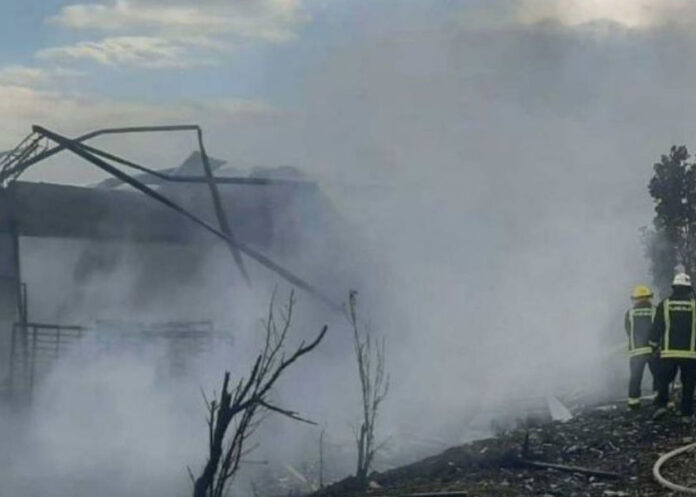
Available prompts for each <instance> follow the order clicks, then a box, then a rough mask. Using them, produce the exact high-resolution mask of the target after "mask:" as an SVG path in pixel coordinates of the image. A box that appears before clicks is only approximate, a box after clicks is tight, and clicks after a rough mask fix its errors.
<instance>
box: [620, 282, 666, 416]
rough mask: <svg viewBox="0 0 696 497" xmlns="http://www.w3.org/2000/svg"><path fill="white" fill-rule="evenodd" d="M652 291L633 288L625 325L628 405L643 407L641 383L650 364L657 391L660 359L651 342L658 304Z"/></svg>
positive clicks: (642, 286) (643, 286)
mask: <svg viewBox="0 0 696 497" xmlns="http://www.w3.org/2000/svg"><path fill="white" fill-rule="evenodd" d="M652 297H653V294H652V291H651V290H650V288H649V287H647V286H645V285H638V286H636V287H635V288H634V289H633V293H632V294H631V300H632V301H633V307H632V308H631V309H629V310H628V311H626V316H625V319H624V326H625V328H626V334H627V335H628V355H629V365H630V369H631V378H630V380H629V381H628V407H629V408H631V409H636V408H638V407H640V386H641V383H642V382H643V371H644V370H645V365H646V364H647V365H648V368H649V369H650V373H651V375H652V377H653V391H656V390H657V383H656V381H655V377H656V375H657V371H656V366H657V361H658V359H657V358H656V357H654V356H653V353H652V348H651V347H650V345H649V344H648V340H649V339H650V328H651V327H652V322H653V318H654V317H655V306H654V305H653V303H652Z"/></svg>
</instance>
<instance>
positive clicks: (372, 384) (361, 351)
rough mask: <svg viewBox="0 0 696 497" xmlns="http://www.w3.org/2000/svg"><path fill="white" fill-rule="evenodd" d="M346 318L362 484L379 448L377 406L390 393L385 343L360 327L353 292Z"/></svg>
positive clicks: (350, 295) (378, 407) (353, 292)
mask: <svg viewBox="0 0 696 497" xmlns="http://www.w3.org/2000/svg"><path fill="white" fill-rule="evenodd" d="M347 315H348V320H349V322H350V325H351V328H352V330H353V345H354V349H355V358H356V362H357V365H358V377H359V379H360V390H361V403H362V405H361V411H362V420H361V424H360V428H359V430H357V432H356V434H355V437H356V444H357V448H358V461H357V469H356V477H357V478H358V480H360V481H362V482H364V481H365V480H366V479H367V475H368V473H369V471H370V469H371V467H372V463H373V460H374V456H375V454H376V453H377V451H378V450H379V449H380V448H381V445H380V446H376V444H375V427H376V425H377V415H378V413H379V409H380V406H381V404H382V402H383V401H384V399H385V398H386V396H387V394H388V393H389V375H388V374H387V373H386V370H385V362H386V361H385V359H386V342H385V340H384V338H382V340H380V341H377V342H376V343H375V342H374V341H373V339H372V332H371V330H370V327H369V326H367V325H363V326H361V325H360V324H359V321H358V316H357V293H356V292H355V291H351V292H350V293H349V295H348V313H347Z"/></svg>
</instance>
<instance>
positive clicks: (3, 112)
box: [0, 84, 281, 184]
mask: <svg viewBox="0 0 696 497" xmlns="http://www.w3.org/2000/svg"><path fill="white" fill-rule="evenodd" d="M280 115H281V113H280V111H279V110H278V109H276V108H274V107H273V106H271V105H270V104H269V103H267V102H264V101H260V100H243V99H239V100H235V99H213V100H198V101H192V102H187V103H176V104H175V103H162V104H152V103H147V102H142V101H137V100H126V99H120V100H117V99H108V98H102V97H98V96H89V95H84V94H81V93H75V94H71V93H67V92H61V91H52V90H51V91H49V90H38V89H32V88H27V87H23V86H17V85H2V84H0V137H2V143H0V150H6V149H9V148H12V147H13V146H14V145H16V144H17V143H18V142H19V140H20V139H21V138H22V137H23V136H25V135H27V134H28V133H29V132H30V131H31V125H32V124H41V125H43V126H46V127H47V128H49V129H53V130H55V131H57V132H58V133H61V134H64V135H66V136H77V135H80V134H82V133H85V132H87V131H89V130H93V129H98V128H104V127H111V126H113V127H120V126H134V125H140V126H143V125H148V124H158V125H159V124H182V123H198V124H200V125H201V126H202V127H203V129H204V131H205V136H206V142H207V144H208V145H209V148H210V151H211V153H213V152H214V153H216V154H218V155H220V154H221V152H220V150H221V149H225V146H229V143H230V136H229V135H228V134H227V133H226V132H223V133H222V135H220V130H228V129H231V128H234V127H236V128H235V129H245V128H246V127H248V126H255V125H256V124H255V123H264V122H268V120H270V122H275V120H277V119H278V117H279V116H280ZM216 130H217V131H218V132H217V133H215V131H216ZM216 134H217V135H220V136H218V137H217V138H216ZM184 138H185V137H184ZM213 138H216V139H213ZM137 139H138V138H137V137H136V138H133V137H119V138H118V139H115V140H114V142H113V143H111V142H107V145H106V148H108V149H109V150H113V151H115V152H116V153H122V154H124V155H125V156H128V157H130V158H133V159H135V160H142V162H143V163H144V164H150V165H157V164H160V165H161V166H167V167H169V166H171V165H172V164H175V163H178V162H177V161H180V160H181V159H182V158H183V157H185V156H186V155H187V154H188V153H190V151H191V150H193V148H194V147H195V146H196V144H195V140H194V139H193V138H191V140H186V139H176V140H173V139H172V137H171V135H167V136H165V135H162V136H154V135H147V136H145V137H142V138H140V140H144V141H137ZM103 144H104V142H103V141H99V143H95V144H94V145H96V146H101V145H103ZM134 150H137V153H135V155H134V153H133V151H134ZM225 150H227V149H225ZM222 155H223V156H224V153H222ZM56 160H57V161H58V162H59V165H61V167H59V168H53V167H41V168H38V169H37V171H35V172H31V173H30V178H34V179H38V180H41V181H58V182H74V183H77V184H85V183H90V182H93V181H97V180H98V179H99V178H100V177H101V175H100V173H98V172H97V171H96V170H94V169H93V168H89V167H85V165H84V164H83V163H82V162H81V161H78V160H75V159H74V157H72V156H70V155H69V154H63V155H61V156H60V157H57V159H56Z"/></svg>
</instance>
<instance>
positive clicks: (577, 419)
mask: <svg viewBox="0 0 696 497" xmlns="http://www.w3.org/2000/svg"><path fill="white" fill-rule="evenodd" d="M652 414H653V409H652V408H648V407H643V409H641V410H638V411H635V412H634V411H629V410H628V409H626V408H625V406H624V404H623V403H620V402H617V403H616V404H612V405H611V406H602V409H597V408H594V407H588V408H587V409H585V410H584V411H580V412H577V413H576V414H575V415H574V416H573V418H572V419H571V420H568V421H565V422H561V421H553V422H549V423H546V424H541V425H535V426H520V427H519V428H517V429H513V430H508V431H505V432H503V433H501V434H500V435H499V436H497V437H495V438H489V439H486V440H478V441H476V442H472V443H469V444H465V445H461V446H458V447H452V448H450V449H448V450H446V451H445V452H443V453H441V454H439V455H435V456H432V457H429V458H427V459H424V460H422V461H418V462H415V463H413V464H410V465H407V466H403V467H400V468H395V469H392V470H389V471H385V472H383V473H373V474H371V475H370V479H371V480H373V481H376V482H377V483H379V484H380V485H381V486H382V488H381V489H380V490H379V494H376V493H374V492H375V491H374V490H372V491H369V490H368V491H367V493H366V492H365V490H360V489H359V488H356V487H355V481H354V480H353V479H347V480H344V481H341V482H338V483H335V484H333V485H330V486H328V487H326V488H324V489H322V490H320V491H319V492H317V493H316V494H314V495H315V497H338V496H341V497H350V496H354V497H358V496H361V497H362V496H365V495H372V496H376V495H379V496H380V497H381V496H384V497H406V496H408V497H413V496H414V495H418V494H420V495H421V496H423V497H425V496H431V495H438V493H439V496H438V497H442V496H443V495H458V496H462V495H466V496H470V497H483V496H501V497H502V496H506V497H507V496H510V497H511V496H543V495H547V496H578V497H580V496H590V497H622V496H628V495H639V496H641V497H649V496H654V497H658V496H660V497H661V496H663V495H665V489H664V488H663V487H661V486H660V485H659V484H658V483H657V482H656V481H655V480H654V479H653V476H652V466H653V464H654V463H655V461H656V460H657V459H658V458H659V457H660V455H661V453H663V452H666V451H667V450H670V449H672V448H674V447H678V446H681V445H684V444H685V443H688V442H692V441H693V439H695V434H694V426H693V425H685V424H682V423H680V421H679V419H678V416H676V415H674V414H673V412H672V411H670V412H669V413H667V415H665V416H664V417H663V418H662V419H660V420H659V421H654V420H653V419H652ZM693 464H694V458H693V456H689V457H680V458H675V459H674V460H673V461H670V462H669V463H668V464H666V465H665V467H664V469H663V474H664V477H665V478H667V479H669V480H670V481H673V482H678V483H679V484H680V485H684V486H696V473H694V471H693Z"/></svg>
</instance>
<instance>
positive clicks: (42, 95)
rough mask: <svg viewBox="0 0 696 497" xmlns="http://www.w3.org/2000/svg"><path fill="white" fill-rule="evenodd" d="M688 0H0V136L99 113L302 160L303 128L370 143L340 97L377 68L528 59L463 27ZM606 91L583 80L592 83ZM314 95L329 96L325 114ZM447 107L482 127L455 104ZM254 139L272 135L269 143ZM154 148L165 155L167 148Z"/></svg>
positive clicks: (250, 155)
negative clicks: (233, 137) (183, 127)
mask: <svg viewBox="0 0 696 497" xmlns="http://www.w3.org/2000/svg"><path fill="white" fill-rule="evenodd" d="M692 6H693V4H692V3H690V2H688V1H687V0H656V1H654V2H649V3H648V2H641V1H637V0H496V1H491V0H199V1H196V2H193V1H187V0H70V1H64V0H63V1H58V0H30V1H21V0H3V2H2V7H3V10H2V14H3V15H2V16H1V17H0V140H1V141H2V143H0V150H2V149H5V148H8V147H10V146H11V145H12V144H13V143H15V142H16V141H18V140H19V139H21V137H22V136H24V135H25V134H26V133H27V132H28V130H29V127H30V125H31V124H32V123H41V124H44V125H47V126H53V127H54V128H55V129H56V130H59V131H63V132H64V133H65V134H69V135H70V134H79V133H82V132H85V131H87V130H89V129H93V128H96V127H101V126H104V125H106V124H108V125H125V124H147V123H177V122H191V121H193V122H199V123H202V124H205V125H206V130H209V131H210V134H211V135H212V136H213V139H214V140H217V141H215V142H214V144H215V145H216V146H218V147H219V148H225V152H228V153H230V154H231V153H232V152H234V154H236V155H237V156H238V157H239V160H240V161H241V162H245V163H262V162H264V161H271V160H273V161H280V160H282V158H285V157H287V161H288V163H310V162H311V161H312V157H310V154H309V153H308V150H307V148H308V147H309V146H310V141H311V139H312V138H311V137H312V136H314V135H317V134H321V133H330V137H332V138H331V139H336V140H338V141H340V142H341V143H339V144H338V146H343V142H346V143H347V142H348V138H347V137H349V136H353V138H354V139H356V140H357V139H360V140H361V141H363V142H365V143H371V144H372V145H364V146H363V145H361V146H360V147H357V146H356V147H357V148H358V149H359V150H352V149H350V147H349V146H346V149H345V151H346V158H345V160H350V155H351V154H357V156H360V157H362V155H360V154H365V153H366V152H365V149H369V148H370V147H373V146H375V145H374V142H375V139H374V137H373V136H371V135H370V133H368V132H364V133H363V134H362V135H361V134H359V133H356V132H355V131H354V129H355V127H356V125H355V123H356V122H358V123H359V122H365V123H366V126H365V130H369V129H370V128H371V127H374V126H375V125H374V124H373V123H374V122H375V120H372V119H370V117H368V118H365V117H364V116H358V114H356V113H355V112H353V110H354V109H355V105H354V101H353V100H351V99H355V98H358V100H357V101H361V100H360V98H361V97H360V96H359V95H357V97H356V96H355V95H353V93H356V92H357V93H360V92H363V93H366V92H367V94H369V93H371V89H372V88H378V89H379V90H378V91H381V89H380V88H381V87H380V85H381V83H380V82H381V81H384V80H387V79H390V78H391V77H392V76H393V75H394V74H396V72H398V71H404V75H403V77H402V79H401V80H399V81H397V82H396V83H394V85H395V86H394V89H395V90H397V94H398V92H402V93H403V92H410V91H416V88H415V87H414V86H413V83H414V82H419V81H420V83H418V84H426V85H427V84H428V77H429V76H428V75H429V74H432V76H433V78H435V79H436V80H438V81H440V80H442V81H443V82H444V81H445V80H446V78H450V80H451V81H455V80H456V78H459V77H461V78H464V79H462V80H461V83H466V84H467V85H469V84H475V83H476V81H477V78H479V79H481V78H486V77H494V75H495V74H496V73H500V72H501V71H502V72H504V71H507V68H506V66H505V65H504V64H502V62H501V61H502V60H508V61H509V62H512V67H513V68H514V67H516V64H517V61H523V60H525V58H528V59H529V61H528V62H529V65H528V66H527V67H528V68H533V65H534V64H535V63H537V62H538V60H537V59H538V57H536V52H533V51H530V50H531V49H530V50H528V51H527V52H525V53H521V54H516V50H517V49H518V48H520V49H524V48H525V47H524V45H522V46H520V47H517V46H514V45H506V44H500V43H499V44H498V45H499V47H498V51H497V52H495V51H491V50H488V48H487V47H486V46H485V45H480V46H479V45H477V46H473V45H467V44H466V43H464V44H462V43H461V40H462V39H464V38H465V37H466V36H471V35H472V33H489V34H490V36H491V37H492V38H491V40H496V39H498V38H499V39H501V40H505V39H508V38H509V36H515V35H514V32H515V29H518V28H519V27H520V26H527V28H529V29H531V31H530V32H532V33H537V32H538V33H543V32H544V30H543V29H541V30H539V29H537V28H533V26H535V25H537V24H538V23H539V22H544V21H547V20H549V19H550V20H552V21H553V22H555V23H557V25H558V26H560V27H562V28H563V29H562V30H558V29H557V30H556V31H549V32H548V33H546V35H544V36H547V35H548V36H547V39H549V40H554V43H556V42H558V43H559V45H558V47H561V45H560V44H561V43H566V42H567V38H564V36H566V35H567V34H568V33H571V32H572V33H575V35H578V33H580V32H582V30H583V26H585V25H587V24H591V23H593V22H596V21H602V22H605V21H609V22H610V23H614V25H617V26H622V27H623V28H626V29H627V30H629V31H630V32H631V33H632V34H631V36H633V35H636V33H638V35H640V33H643V32H645V33H647V32H650V29H651V28H652V27H653V26H656V25H658V24H659V25H665V24H666V23H675V22H676V23H679V22H681V23H682V24H684V25H685V26H689V25H693V23H692V24H689V23H690V21H689V20H690V19H691V20H693V19H696V14H694V11H695V9H692V8H691V7H692ZM530 27H531V28H530ZM496 30H497V31H496ZM619 31H620V30H618V31H616V33H618V32H619ZM686 31H687V30H684V32H686ZM575 35H574V36H575ZM578 36H579V35H578ZM582 36H584V35H582ZM640 36H642V35H640ZM640 36H638V38H636V40H637V39H639V38H640ZM462 37H464V38H462ZM590 38H591V43H596V42H597V37H596V36H594V35H592V36H590ZM590 38H588V40H589V39H590ZM616 39H617V38H615V37H614V38H613V40H614V41H613V42H612V43H614V42H616ZM689 43H690V42H689ZM438 44H439V45H438ZM489 45H490V46H491V47H494V46H498V45H496V43H489ZM582 46H587V45H582ZM452 47H456V50H457V51H458V53H457V54H453V53H452V52H451V51H452V50H453V48H452ZM559 49H560V48H559ZM601 53H604V52H601V51H600V54H599V55H601ZM607 53H611V52H607ZM376 54H379V55H376ZM599 55H598V56H599ZM569 56H572V53H569ZM379 57H382V58H381V59H380V58H379ZM448 58H454V59H455V60H453V61H452V62H451V63H452V64H453V65H454V66H458V65H461V70H460V71H459V73H453V74H450V72H451V71H450V70H449V69H448V68H447V64H448V63H450V62H448ZM375 60H379V62H374V61H375ZM488 61H490V63H489V62H488ZM369 64H376V65H375V66H370V65H369ZM349 67H350V68H351V69H350V71H349V70H348V69H347V68H349ZM626 67H629V68H630V67H631V64H630V61H628V60H627V62H626ZM548 69H549V70H550V71H552V73H553V71H556V70H557V67H556V66H550V67H549V68H548ZM351 71H352V72H351ZM380 71H381V72H382V73H383V74H382V73H380ZM536 74H537V73H536V72H535V71H534V70H532V69H528V70H526V71H520V72H519V73H518V74H515V75H514V78H517V79H505V80H500V79H497V80H495V81H493V80H492V81H491V82H489V83H488V84H487V86H484V87H480V88H479V87H473V86H468V87H467V86H462V87H461V88H459V89H457V88H455V87H452V88H448V91H452V97H453V98H455V99H462V98H463V97H462V95H465V94H466V95H467V97H466V98H468V99H470V100H471V101H472V102H477V101H479V102H484V101H487V98H488V94H489V93H490V91H491V88H492V87H498V86H499V90H497V91H499V92H502V93H503V94H510V95H519V96H522V95H523V94H524V91H527V90H525V89H524V88H525V86H524V85H527V86H528V87H529V88H528V89H529V90H530V91H532V90H534V89H533V88H532V87H533V86H534V85H537V79H536ZM553 74H556V73H553ZM558 74H559V75H560V76H561V77H562V76H563V74H562V73H558ZM581 76H582V75H581ZM582 77H585V76H582ZM403 78H408V79H409V80H410V81H405V80H404V79H403ZM453 78H454V79H453ZM554 81H556V83H554ZM554 81H550V82H549V83H548V84H550V85H552V86H551V87H550V90H551V93H553V92H554V91H557V90H559V89H563V88H565V87H566V86H567V87H568V88H570V87H573V88H574V91H576V94H578V95H582V94H585V93H586V91H585V89H583V87H582V80H577V79H575V80H569V81H567V82H565V83H563V85H566V83H567V85H566V86H558V84H557V82H558V81H560V80H554ZM603 81H606V80H605V79H599V80H597V83H602V82H603ZM520 82H521V83H522V84H519V83H520ZM554 84H556V86H553V85H554ZM418 91H421V89H418ZM472 91H473V92H474V93H472V94H471V95H469V94H468V93H467V92H472ZM603 91H604V90H603V89H602V88H600V87H599V86H593V87H592V88H591V89H590V94H595V93H596V94H602V92H603ZM592 92H595V93H592ZM375 93H377V92H375ZM397 94H394V95H392V94H390V91H389V90H387V91H386V94H385V95H386V97H387V98H391V97H393V96H395V95H397ZM315 95H319V96H320V97H318V98H315V97H314V96H315ZM547 95H549V93H544V92H541V91H537V92H535V93H534V94H532V95H529V96H528V97H529V98H526V99H525V100H524V101H520V102H515V105H516V106H517V105H519V106H522V107H524V108H525V109H531V110H532V111H534V112H546V111H547V109H546V108H542V107H539V108H536V107H534V106H535V105H537V104H539V103H542V102H546V101H548V96H547ZM368 96H369V95H368ZM321 98H325V99H326V98H328V99H331V102H332V105H334V107H333V108H330V106H326V103H327V102H325V101H321ZM427 98H431V95H428V97H427ZM381 101H384V99H382V100H374V99H373V101H372V104H371V105H372V108H371V109H368V110H365V112H368V113H369V112H372V111H379V112H381V113H382V114H381V115H378V116H376V117H377V118H378V120H379V119H386V118H387V117H388V116H385V115H383V114H384V111H383V110H381ZM423 102H425V100H423ZM316 106H326V113H325V114H326V115H321V113H317V112H316V111H315V110H314V107H316ZM430 108H432V106H430V107H425V108H424V109H423V110H422V112H420V113H418V112H414V115H418V114H420V115H423V114H428V113H430V111H429V109H430ZM397 110H398V111H401V110H402V108H401V107H399V108H398V109H397ZM445 110H447V109H446V108H445ZM338 114H340V115H341V119H337V118H336V116H337V115H338ZM458 119H460V121H461V122H469V123H471V125H473V126H480V124H477V123H476V122H475V121H473V120H471V119H469V121H467V120H466V119H465V118H464V115H462V116H458ZM311 120H315V121H316V122H314V121H311ZM308 123H309V124H308ZM316 123H321V124H316ZM310 124H311V126H318V128H319V129H316V130H315V129H312V128H311V126H310ZM386 127H387V128H389V127H391V124H389V125H388V126H386ZM232 132H234V133H237V135H238V136H239V137H240V138H238V141H237V142H235V143H234V147H232V146H231V145H230V142H229V138H227V137H228V136H229V133H232ZM216 137H217V138H216ZM308 137H310V138H308ZM265 140H271V141H273V142H274V143H276V144H277V146H276V147H274V148H273V149H271V148H270V147H268V146H266V145H265ZM167 146H168V145H167ZM312 146H313V147H314V146H315V145H314V144H312ZM303 147H304V148H303ZM174 148H175V149H176V150H174V151H172V156H174V155H175V153H176V154H179V155H183V154H184V153H185V150H184V149H183V145H182V146H180V147H174ZM272 151H275V152H276V155H272V154H271V152H272ZM327 153H328V151H327ZM151 158H153V159H162V161H164V162H166V163H167V164H166V165H168V166H169V165H171V161H173V160H175V159H173V158H167V159H166V160H165V159H164V158H161V157H154V156H153V157H151ZM316 160H317V161H318V159H316Z"/></svg>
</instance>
